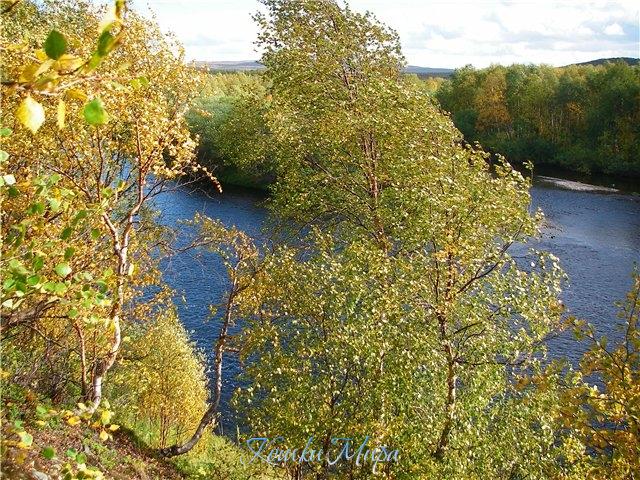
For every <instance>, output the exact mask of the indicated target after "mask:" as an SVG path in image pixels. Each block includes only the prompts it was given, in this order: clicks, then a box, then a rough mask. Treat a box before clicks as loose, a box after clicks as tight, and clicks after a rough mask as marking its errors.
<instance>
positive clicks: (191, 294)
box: [158, 177, 640, 428]
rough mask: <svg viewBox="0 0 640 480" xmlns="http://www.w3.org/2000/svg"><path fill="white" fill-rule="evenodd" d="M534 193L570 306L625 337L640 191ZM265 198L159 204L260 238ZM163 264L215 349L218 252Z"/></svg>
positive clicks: (544, 183) (234, 193)
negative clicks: (623, 318)
mask: <svg viewBox="0 0 640 480" xmlns="http://www.w3.org/2000/svg"><path fill="white" fill-rule="evenodd" d="M532 197H533V207H534V208H538V207H539V208H541V209H542V210H543V212H544V213H545V216H546V219H547V221H546V226H545V228H544V231H543V235H542V238H541V239H540V240H538V241H537V242H536V245H535V246H536V248H539V249H543V250H548V251H551V252H552V253H554V254H555V255H556V256H558V257H559V258H560V261H561V264H562V267H563V268H564V269H565V271H566V273H567V275H568V277H569V281H568V284H567V285H565V290H564V293H563V301H564V303H565V305H566V306H567V310H568V312H569V313H570V314H573V315H576V316H579V317H582V318H585V319H587V320H588V321H589V322H591V323H593V324H594V325H595V326H596V327H597V329H598V331H599V332H601V333H602V334H606V335H607V336H608V337H610V338H619V332H618V330H617V329H616V323H617V321H618V320H617V318H616V307H615V306H614V302H616V301H618V300H621V299H623V298H624V296H625V294H626V292H627V291H628V290H629V288H630V286H631V271H632V268H633V263H634V262H640V196H638V195H634V194H629V193H622V192H618V191H612V190H610V189H603V188H600V187H595V188H594V187H591V186H589V185H586V184H583V183H577V182H571V181H566V180H559V179H555V178H550V177H538V178H537V179H536V181H535V182H534V187H533V189H532ZM263 201H264V196H261V195H260V194H258V193H256V192H253V191H248V190H227V191H225V193H224V194H222V195H218V194H206V193H204V192H202V191H194V190H192V189H189V190H188V189H178V190H175V191H173V192H171V193H166V194H163V196H162V197H161V198H159V199H158V207H159V208H160V209H161V210H162V221H163V222H164V223H166V224H168V225H180V223H179V222H180V221H181V220H186V219H190V218H192V217H193V215H194V214H195V213H196V212H201V213H204V214H206V215H208V216H210V217H212V218H218V219H220V220H221V221H222V222H223V223H224V224H226V225H227V226H231V225H235V226H237V227H238V228H240V229H242V230H244V231H246V232H248V233H249V234H251V235H253V236H259V235H260V229H261V226H262V224H263V223H264V221H265V218H266V213H265V210H264V208H263V207H262V206H261V204H262V202H263ZM181 228H185V229H187V227H181ZM163 269H164V274H165V278H166V279H167V281H168V282H169V283H170V284H171V285H172V286H173V287H174V288H175V289H176V290H177V292H178V294H177V302H178V305H179V307H178V308H179V311H180V318H181V319H182V321H183V323H184V325H185V326H186V328H187V329H188V330H189V331H190V332H191V335H192V338H193V339H194V340H195V341H196V342H197V344H198V346H199V347H201V348H202V349H203V350H204V351H205V352H210V351H211V347H212V345H213V341H214V339H215V336H216V324H215V322H207V321H206V319H207V317H208V314H209V309H208V306H209V305H210V304H214V303H217V302H218V301H220V297H221V295H222V294H223V292H224V284H225V283H224V282H225V281H224V271H223V269H222V266H221V264H220V262H219V261H218V260H217V259H216V258H215V257H214V256H212V255H204V256H202V257H196V256H194V254H193V253H184V254H180V255H178V256H176V257H174V258H173V259H172V260H171V261H168V262H166V263H165V265H164V266H163ZM550 349H551V352H552V353H553V354H554V355H557V356H560V355H565V356H567V357H569V358H571V359H572V360H574V361H575V360H576V359H577V358H578V356H579V354H580V352H581V350H582V347H581V346H580V345H579V344H577V343H576V342H575V341H574V340H573V338H572V337H571V336H570V335H567V334H563V335H561V336H560V337H559V338H557V339H554V340H553V341H552V342H551V344H550ZM238 370H239V366H238V365H237V364H236V363H234V362H230V363H228V364H227V366H226V374H225V377H226V382H225V383H226V385H225V389H224V390H225V392H226V395H225V398H224V399H223V401H224V404H225V405H226V404H227V402H228V399H229V396H230V394H231V390H232V388H233V385H234V384H235V380H234V376H235V375H236V374H237V372H238ZM224 412H228V408H226V407H225V408H224ZM226 415H227V417H226V418H225V421H224V422H223V425H226V426H227V428H228V426H229V425H231V423H232V422H231V419H230V418H229V417H228V413H226Z"/></svg>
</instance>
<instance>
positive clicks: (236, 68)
mask: <svg viewBox="0 0 640 480" xmlns="http://www.w3.org/2000/svg"><path fill="white" fill-rule="evenodd" d="M195 64H196V66H197V67H200V68H208V69H209V70H213V71H224V72H247V71H251V70H262V69H264V65H262V64H261V63H260V62H258V61H256V60H240V61H220V62H203V61H198V60H196V62H195Z"/></svg>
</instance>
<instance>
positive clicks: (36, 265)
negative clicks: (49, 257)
mask: <svg viewBox="0 0 640 480" xmlns="http://www.w3.org/2000/svg"><path fill="white" fill-rule="evenodd" d="M32 264H33V270H34V271H36V272H37V271H38V270H42V267H44V258H43V257H35V258H34V259H33V262H32Z"/></svg>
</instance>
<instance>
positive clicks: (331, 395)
mask: <svg viewBox="0 0 640 480" xmlns="http://www.w3.org/2000/svg"><path fill="white" fill-rule="evenodd" d="M261 3H262V7H263V10H262V13H258V14H256V15H255V21H256V23H257V25H258V27H259V32H260V33H259V35H258V38H257V42H258V44H259V45H260V47H261V49H262V51H263V56H262V59H261V62H262V63H263V64H264V65H265V67H266V69H265V70H264V72H262V73H260V74H245V73H233V74H215V75H211V74H208V73H206V72H203V71H200V70H198V69H196V68H195V67H194V66H192V65H190V64H189V63H188V62H186V61H185V58H184V51H183V49H182V47H181V45H180V44H179V42H178V41H177V40H176V39H175V38H174V37H172V36H168V35H165V34H163V33H162V32H161V31H160V29H159V27H158V25H157V24H156V23H155V21H154V20H153V19H149V18H147V17H145V16H143V15H140V14H139V13H137V12H136V11H135V10H133V9H128V8H127V7H128V5H127V2H125V1H124V0H115V1H114V2H112V3H110V4H109V5H107V6H106V7H101V6H98V5H96V4H95V3H93V2H89V1H86V2H85V1H80V2H78V1H72V0H62V1H53V0H50V1H49V0H45V1H31V0H18V1H16V0H11V1H5V2H3V3H2V22H3V28H2V30H1V32H0V36H1V38H2V42H1V45H2V46H1V53H2V62H3V69H2V98H3V103H2V121H1V125H0V127H1V129H0V160H1V163H0V165H1V168H2V171H1V174H0V194H1V202H2V203H1V234H2V256H1V259H0V267H1V272H2V278H1V283H2V299H1V312H0V313H1V324H0V327H1V330H0V334H1V335H0V340H1V348H2V367H1V371H0V378H1V380H2V395H1V399H0V408H1V410H0V417H1V422H2V443H1V449H2V475H3V476H6V478H36V479H39V480H42V479H48V478H51V479H57V478H61V479H69V480H74V479H87V478H93V479H102V478H158V479H173V478H176V479H177V478H190V479H227V478H228V479H256V478H258V479H265V480H267V479H296V480H298V479H307V478H315V479H329V478H336V479H343V478H344V479H364V478H388V479H420V478H422V479H431V478H443V479H479V478H495V479H505V480H506V479H516V478H532V479H575V480H578V479H601V478H615V479H634V478H638V472H640V456H639V455H638V453H639V451H640V330H639V329H638V320H639V318H640V275H639V274H638V271H637V268H634V267H631V266H630V267H631V270H632V271H633V278H632V279H629V278H625V279H620V281H621V282H625V284H626V283H628V284H629V285H631V288H630V290H629V292H628V295H627V297H626V298H620V299H619V300H620V302H619V304H618V305H617V309H618V311H619V316H618V318H611V319H609V320H608V321H610V322H611V323H615V324H616V325H617V326H618V327H619V330H620V335H619V336H618V337H617V340H616V341H615V342H614V341H608V340H607V339H606V338H605V337H604V336H603V335H602V333H601V332H599V331H597V329H596V328H595V327H594V326H593V325H591V324H590V323H588V322H586V321H585V320H584V319H581V318H577V317H575V316H573V315H569V314H567V312H566V311H565V308H564V305H563V302H562V301H561V298H560V297H561V294H562V291H563V288H565V285H566V275H565V273H564V272H563V270H562V265H561V262H560V261H559V259H558V258H557V257H556V256H555V255H553V254H551V253H549V252H546V251H544V250H540V249H536V248H535V244H534V243H533V241H532V240H533V239H535V238H537V237H539V235H540V231H541V228H542V225H543V222H544V214H543V213H542V212H541V211H539V210H538V211H534V210H533V209H531V208H530V207H531V179H530V177H529V176H528V175H526V174H525V175H523V174H522V173H520V172H519V171H518V170H516V169H514V168H513V167H512V165H511V164H510V163H509V160H511V159H513V160H514V161H526V160H533V162H534V164H535V163H536V162H546V161H547V160H548V159H553V161H554V162H559V163H561V164H563V165H567V166H568V167H570V168H577V169H588V170H592V171H607V172H617V173H625V174H635V173H638V155H637V153H638V151H639V143H638V142H639V136H638V130H637V129H638V122H637V120H638V108H635V107H634V105H635V106H636V107H637V105H638V103H637V102H638V85H639V83H638V70H637V67H626V66H623V65H618V64H615V65H604V66H599V67H569V68H567V69H562V70H554V69H551V68H547V67H522V66H513V67H508V68H506V67H491V68H490V69H487V70H482V71H475V70H473V69H462V70H459V71H457V72H456V73H455V75H454V76H453V77H452V79H451V80H450V81H445V82H443V83H439V82H434V81H428V82H426V81H424V80H421V79H419V78H417V77H415V76H411V75H404V74H403V73H402V71H403V67H404V65H405V63H406V62H405V59H404V57H403V55H402V50H401V47H400V41H399V38H398V35H397V34H396V32H395V31H394V30H393V29H392V28H390V27H388V26H386V25H384V24H382V23H380V22H379V21H378V20H377V19H376V18H375V17H374V16H373V15H372V14H370V13H359V12H356V11H354V10H351V9H350V8H347V7H344V6H342V5H341V4H338V3H336V2H333V1H327V0H304V1H300V2H291V1H288V0H262V2H261ZM461 92H464V95H463V94H462V93H461ZM634 102H635V103H634ZM551 105H552V106H551ZM447 112H451V115H449V113H447ZM476 135H477V137H476ZM589 139H591V140H589ZM476 141H477V142H476ZM478 142H479V143H478ZM485 147H486V148H485ZM569 152H572V153H569ZM597 152H599V153H597ZM634 152H635V155H634ZM500 153H501V154H504V156H503V155H500ZM600 154H603V155H600ZM549 161H551V160H549ZM563 162H564V163H563ZM572 162H575V163H572ZM228 184H244V185H257V186H260V187H261V188H264V189H267V191H268V197H267V200H266V208H267V212H268V215H269V222H268V223H267V225H266V226H265V229H267V230H268V231H267V232H266V233H267V236H266V238H267V239H268V240H264V241H262V240H258V239H256V238H253V237H252V236H251V235H249V234H248V233H247V232H245V231H243V230H242V229H240V228H238V227H236V226H233V225H227V224H224V223H223V222H222V221H220V220H219V219H218V218H215V216H207V215H205V214H204V213H198V214H196V215H195V216H193V218H191V219H190V220H189V221H188V222H186V223H185V224H183V225H180V226H179V227H176V228H171V227H169V226H167V225H166V224H164V223H162V222H161V221H160V218H161V214H162V211H161V209H160V208H159V207H158V199H160V198H162V196H163V195H165V194H167V192H171V191H174V190H177V189H189V188H196V187H197V188H206V189H208V190H207V191H208V192H210V194H211V195H221V196H224V195H225V192H226V191H227V185H228ZM184 251H189V252H192V253H193V254H194V258H196V256H197V255H208V256H213V257H215V258H216V261H217V262H218V263H219V264H220V265H221V266H222V268H223V270H224V272H225V275H226V277H225V279H224V282H223V288H222V294H221V295H220V298H216V299H215V301H214V302H212V303H211V305H210V308H209V315H206V316H204V317H203V318H202V319H201V320H200V321H201V323H202V324H203V325H206V328H207V329H210V337H209V343H208V345H209V346H208V349H207V350H206V351H202V350H201V349H199V348H198V347H197V346H196V344H195V343H194V340H193V339H192V338H191V337H190V332H189V330H188V329H187V327H186V326H185V324H184V322H183V319H181V317H180V309H179V308H178V304H179V302H180V293H179V292H176V291H175V290H174V289H173V288H172V287H171V286H170V284H169V282H168V281H167V279H166V278H165V275H164V271H163V265H165V264H166V262H170V261H171V260H172V259H173V258H175V256H176V255H178V254H180V253H181V252H184ZM206 258H209V257H206ZM194 262H195V261H194ZM187 268H192V269H193V270H197V268H196V265H195V263H194V264H193V265H190V266H189V267H187ZM198 268H200V266H198ZM205 268H209V266H208V265H206V264H205ZM203 275H213V272H212V271H207V270H204V271H203ZM192 288H200V287H199V285H198V284H194V285H193V286H192ZM211 296H213V295H211ZM207 298H209V297H207ZM567 333H571V334H572V337H571V338H572V340H571V341H572V342H579V343H580V344H581V345H582V352H583V353H582V354H581V356H580V359H579V361H578V362H571V361H570V360H569V359H568V358H566V357H560V358H558V357H552V356H550V355H548V341H549V340H550V339H552V338H554V337H557V336H558V335H561V334H567ZM230 362H237V363H238V364H239V365H241V366H242V370H241V372H240V374H239V378H238V379H237V382H236V383H234V384H233V385H234V386H233V391H232V392H228V391H227V389H229V385H230V383H229V378H228V377H227V376H228V374H229V368H228V365H229V363H230ZM226 393H229V394H230V395H231V398H232V399H231V404H230V406H231V408H233V410H234V411H235V412H236V414H237V418H238V419H239V420H238V421H239V424H238V425H237V426H236V428H235V431H232V432H229V431H228V430H226V431H225V434H224V435H223V434H222V433H221V430H220V428H219V427H220V424H221V418H222V417H221V415H222V412H221V409H222V398H223V396H224V395H225V394H226ZM256 439H258V440H259V439H266V440H268V439H278V441H277V442H275V444H276V446H277V448H275V449H272V450H271V451H269V452H264V454H261V455H255V450H253V449H252V447H251V446H252V445H255V443H252V441H255V440H256ZM361 445H369V447H368V450H367V451H366V452H365V453H363V454H362V455H361V454H360V453H358V450H357V449H358V446H361ZM303 447H304V451H305V452H306V451H307V450H309V449H313V451H315V452H319V453H317V455H316V460H312V459H309V458H308V457H305V455H304V454H303V453H295V452H296V450H302V449H303ZM286 452H289V453H286ZM292 452H293V453H292ZM345 452H346V453H345ZM392 452H397V454H393V453H392ZM361 453H362V452H361ZM256 457H259V458H256ZM331 459H334V461H332V460H331Z"/></svg>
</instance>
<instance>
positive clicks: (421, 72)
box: [195, 60, 453, 77]
mask: <svg viewBox="0 0 640 480" xmlns="http://www.w3.org/2000/svg"><path fill="white" fill-rule="evenodd" d="M195 64H196V66H198V67H200V68H206V69H209V70H211V71H217V72H249V71H254V70H263V69H264V65H262V64H261V63H260V62H258V61H256V60H240V61H218V62H203V61H196V62H195ZM405 72H406V73H415V74H416V75H418V76H421V77H448V76H450V75H451V74H452V73H453V69H450V68H431V67H418V66H415V65H408V66H407V68H405Z"/></svg>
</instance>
